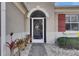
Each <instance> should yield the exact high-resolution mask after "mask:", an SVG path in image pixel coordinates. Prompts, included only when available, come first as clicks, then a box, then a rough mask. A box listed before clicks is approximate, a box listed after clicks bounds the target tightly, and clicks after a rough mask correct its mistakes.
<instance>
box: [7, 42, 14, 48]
mask: <svg viewBox="0 0 79 59" xmlns="http://www.w3.org/2000/svg"><path fill="white" fill-rule="evenodd" d="M6 43H7V46H8V47H9V48H10V49H13V48H14V44H15V41H12V42H11V43H9V42H6Z"/></svg>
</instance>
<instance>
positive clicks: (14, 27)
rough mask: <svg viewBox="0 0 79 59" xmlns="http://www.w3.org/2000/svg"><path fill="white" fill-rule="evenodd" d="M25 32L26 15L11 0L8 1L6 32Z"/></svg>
mask: <svg viewBox="0 0 79 59" xmlns="http://www.w3.org/2000/svg"><path fill="white" fill-rule="evenodd" d="M11 32H14V33H17V32H24V15H23V14H22V13H21V12H20V11H19V10H18V9H17V8H16V7H15V5H14V4H13V3H11V2H7V3H6V34H9V33H11Z"/></svg>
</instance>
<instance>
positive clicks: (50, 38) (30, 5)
mask: <svg viewBox="0 0 79 59" xmlns="http://www.w3.org/2000/svg"><path fill="white" fill-rule="evenodd" d="M25 5H26V6H27V9H28V11H29V12H30V11H31V10H32V9H34V8H36V6H39V7H40V8H41V9H43V10H44V11H46V12H47V14H48V16H49V17H47V19H46V32H47V34H46V38H47V43H53V42H54V39H55V31H56V27H55V24H56V23H55V19H54V3H52V2H27V3H25ZM26 22H27V23H26V28H27V30H26V31H27V32H28V33H30V20H29V18H28V19H27V20H26Z"/></svg>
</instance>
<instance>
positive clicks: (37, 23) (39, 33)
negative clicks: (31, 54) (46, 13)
mask: <svg viewBox="0 0 79 59" xmlns="http://www.w3.org/2000/svg"><path fill="white" fill-rule="evenodd" d="M33 38H34V39H42V38H43V25H42V19H34V20H33Z"/></svg>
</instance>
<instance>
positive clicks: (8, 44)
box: [6, 33, 15, 55]
mask: <svg viewBox="0 0 79 59" xmlns="http://www.w3.org/2000/svg"><path fill="white" fill-rule="evenodd" d="M12 35H13V33H10V36H11V42H10V43H9V42H6V44H7V46H8V47H9V49H10V55H12V51H13V49H14V47H15V41H12Z"/></svg>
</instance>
